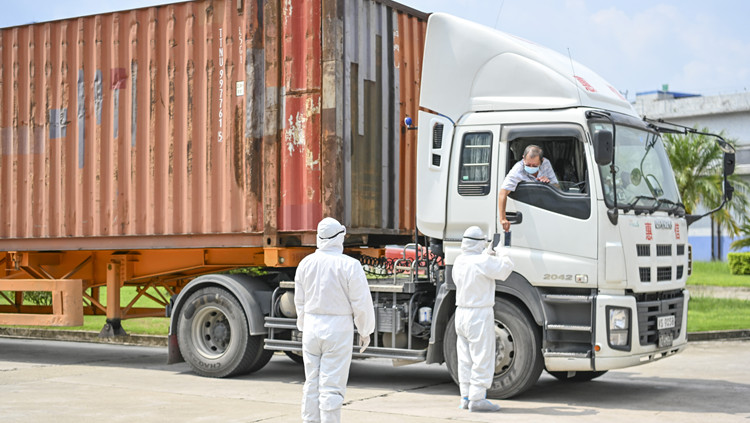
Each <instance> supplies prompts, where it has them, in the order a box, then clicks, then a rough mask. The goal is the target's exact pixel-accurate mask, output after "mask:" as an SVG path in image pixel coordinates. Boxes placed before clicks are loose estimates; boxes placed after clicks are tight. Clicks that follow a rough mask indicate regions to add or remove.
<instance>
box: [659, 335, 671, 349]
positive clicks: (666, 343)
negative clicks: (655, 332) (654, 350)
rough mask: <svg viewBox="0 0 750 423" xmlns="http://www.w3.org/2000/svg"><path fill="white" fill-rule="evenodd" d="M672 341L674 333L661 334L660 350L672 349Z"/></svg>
mask: <svg viewBox="0 0 750 423" xmlns="http://www.w3.org/2000/svg"><path fill="white" fill-rule="evenodd" d="M672 340H673V337H672V332H662V333H659V348H664V347H671V346H672Z"/></svg>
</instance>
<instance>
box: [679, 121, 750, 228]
mask: <svg viewBox="0 0 750 423" xmlns="http://www.w3.org/2000/svg"><path fill="white" fill-rule="evenodd" d="M701 132H708V129H707V128H704V129H702V130H701ZM720 135H721V136H722V137H723V136H724V135H723V132H722V133H720ZM727 142H729V143H730V144H731V145H735V141H734V140H727ZM664 145H665V148H666V150H667V154H668V155H669V160H670V161H671V162H672V167H673V168H674V173H675V179H676V181H677V188H678V189H679V191H680V197H682V203H683V204H684V205H685V211H686V212H687V213H688V214H693V213H695V210H696V208H697V207H698V205H699V204H702V205H703V206H705V207H707V208H708V209H710V210H712V209H714V208H716V207H718V206H719V204H721V201H722V199H723V197H722V193H723V191H722V184H723V177H722V175H723V173H722V172H723V163H724V158H723V152H722V151H721V148H719V145H718V144H717V143H716V141H715V139H714V138H713V137H709V136H706V135H698V134H689V135H682V134H666V135H664ZM729 181H730V182H731V183H732V185H733V186H734V189H735V191H734V197H733V198H732V201H729V202H727V204H726V205H725V206H724V207H723V208H722V209H721V210H720V211H718V212H717V213H714V214H713V216H712V217H713V219H714V220H715V221H716V222H718V223H719V225H720V226H721V227H722V228H724V229H725V230H726V231H727V233H728V234H729V235H731V236H733V237H734V236H737V235H739V234H740V233H741V232H742V226H743V225H745V224H747V222H748V220H747V216H746V214H745V213H746V212H745V210H747V209H748V204H749V203H750V201H748V197H747V193H748V192H750V186H748V184H747V183H746V182H745V181H743V180H742V178H740V177H739V176H738V175H736V174H735V175H731V176H729ZM735 216H739V217H740V221H739V222H738V221H737V220H736V219H735Z"/></svg>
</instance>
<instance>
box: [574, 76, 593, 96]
mask: <svg viewBox="0 0 750 423" xmlns="http://www.w3.org/2000/svg"><path fill="white" fill-rule="evenodd" d="M574 78H575V79H576V80H577V81H578V82H579V83H580V84H581V85H583V88H585V89H586V91H588V92H591V93H595V92H596V89H595V88H594V87H592V86H591V84H589V83H588V82H586V80H585V79H583V78H581V77H580V76H578V75H575V76H574Z"/></svg>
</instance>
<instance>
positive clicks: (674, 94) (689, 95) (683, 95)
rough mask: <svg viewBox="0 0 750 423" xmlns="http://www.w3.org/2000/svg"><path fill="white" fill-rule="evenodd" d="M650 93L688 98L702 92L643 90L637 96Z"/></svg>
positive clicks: (698, 95) (697, 95)
mask: <svg viewBox="0 0 750 423" xmlns="http://www.w3.org/2000/svg"><path fill="white" fill-rule="evenodd" d="M649 94H669V95H671V96H672V97H674V98H687V97H700V96H701V95H700V94H690V93H678V92H675V91H662V90H654V91H643V92H640V93H635V96H636V97H637V96H639V95H649Z"/></svg>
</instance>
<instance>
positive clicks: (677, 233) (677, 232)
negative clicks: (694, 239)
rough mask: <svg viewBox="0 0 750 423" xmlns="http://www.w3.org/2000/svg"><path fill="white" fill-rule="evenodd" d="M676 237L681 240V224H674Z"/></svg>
mask: <svg viewBox="0 0 750 423" xmlns="http://www.w3.org/2000/svg"><path fill="white" fill-rule="evenodd" d="M674 237H675V239H680V224H679V223H675V224H674Z"/></svg>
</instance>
